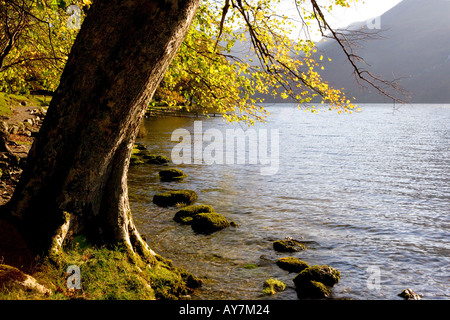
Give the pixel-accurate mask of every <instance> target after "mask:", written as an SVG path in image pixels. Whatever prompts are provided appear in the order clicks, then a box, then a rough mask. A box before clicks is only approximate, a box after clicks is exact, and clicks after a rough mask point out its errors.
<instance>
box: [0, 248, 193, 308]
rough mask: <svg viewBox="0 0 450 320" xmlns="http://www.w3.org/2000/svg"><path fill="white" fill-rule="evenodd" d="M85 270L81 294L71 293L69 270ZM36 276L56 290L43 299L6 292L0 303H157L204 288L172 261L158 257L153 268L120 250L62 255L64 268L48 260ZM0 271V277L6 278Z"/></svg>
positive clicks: (35, 294) (78, 250)
mask: <svg viewBox="0 0 450 320" xmlns="http://www.w3.org/2000/svg"><path fill="white" fill-rule="evenodd" d="M70 265H76V266H78V267H80V270H81V290H69V289H68V288H67V285H66V280H67V274H66V270H67V267H68V266H70ZM35 269H36V270H35V272H34V273H33V274H32V276H33V277H34V278H35V279H36V280H37V281H38V282H39V283H41V284H42V285H44V286H45V287H47V288H49V289H51V290H52V294H51V295H50V296H45V297H44V296H42V295H38V294H37V293H31V292H27V291H24V290H18V289H16V291H14V292H11V291H10V290H5V288H3V289H4V290H2V288H1V286H0V299H1V300H4V299H14V300H25V299H52V300H61V299H89V300H154V299H182V298H183V296H184V295H187V294H189V293H191V292H192V291H193V289H194V288H197V287H198V286H200V285H201V281H200V280H198V279H196V278H195V277H194V276H192V275H191V274H189V273H187V272H185V271H184V270H181V269H178V268H175V267H174V266H173V264H172V263H171V261H170V260H166V259H164V258H162V257H157V261H156V263H155V264H154V265H152V267H149V265H148V264H147V263H146V262H145V261H143V260H141V259H130V256H129V255H128V254H127V252H126V251H124V250H122V249H119V248H113V249H108V248H104V247H102V248H95V247H88V248H86V249H84V250H83V249H80V248H77V249H73V250H68V251H64V252H63V253H62V254H61V264H60V265H58V266H57V265H55V264H53V263H50V262H49V261H48V259H45V260H43V261H41V262H40V264H39V265H38V266H36V268H35ZM1 270H2V268H1V267H0V277H1V275H2V272H1Z"/></svg>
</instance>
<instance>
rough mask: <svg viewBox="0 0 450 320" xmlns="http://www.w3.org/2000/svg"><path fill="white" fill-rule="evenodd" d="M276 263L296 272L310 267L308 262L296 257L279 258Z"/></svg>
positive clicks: (282, 267) (284, 268)
mask: <svg viewBox="0 0 450 320" xmlns="http://www.w3.org/2000/svg"><path fill="white" fill-rule="evenodd" d="M276 264H277V266H279V267H280V268H281V269H283V270H286V271H289V272H296V273H299V272H301V271H303V270H305V269H306V268H309V265H308V264H307V263H306V262H304V261H302V260H300V259H299V258H295V257H285V258H280V259H278V260H277V262H276Z"/></svg>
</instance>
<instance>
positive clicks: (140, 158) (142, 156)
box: [130, 143, 170, 166]
mask: <svg viewBox="0 0 450 320" xmlns="http://www.w3.org/2000/svg"><path fill="white" fill-rule="evenodd" d="M169 161H170V160H169V158H167V157H165V156H160V155H155V154H152V153H151V152H150V151H149V150H147V148H146V147H145V146H144V145H143V144H141V143H136V144H135V145H134V148H133V150H132V151H131V157H130V166H136V165H142V164H146V163H148V164H166V163H168V162H169Z"/></svg>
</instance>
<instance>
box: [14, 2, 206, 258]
mask: <svg viewBox="0 0 450 320" xmlns="http://www.w3.org/2000/svg"><path fill="white" fill-rule="evenodd" d="M198 4H199V0H159V1H158V0H96V1H94V4H93V6H92V8H91V10H90V12H89V13H88V15H87V17H86V19H85V21H84V23H83V25H82V28H81V30H80V32H79V34H78V37H77V39H76V41H75V43H74V46H73V48H72V51H71V53H70V55H69V59H68V62H67V64H66V67H65V69H64V72H63V74H62V77H61V81H60V85H59V87H58V89H57V90H56V92H55V95H54V97H53V99H52V101H51V104H50V107H49V109H48V112H47V115H46V118H45V120H44V122H43V124H42V127H41V130H40V133H39V135H38V137H37V138H36V141H35V142H34V144H33V146H32V148H31V150H30V153H29V156H28V159H27V167H26V168H25V169H24V171H23V174H22V177H21V180H20V182H19V184H18V186H17V188H16V190H15V193H14V195H13V197H12V199H11V201H10V202H9V203H8V207H7V209H8V212H10V214H11V215H13V216H14V217H16V218H18V219H19V220H20V221H21V225H22V228H23V230H24V233H25V237H26V239H27V240H28V243H29V244H30V245H31V248H32V250H33V251H34V252H35V254H39V255H41V254H44V255H45V254H49V253H50V254H51V253H52V252H53V253H57V252H58V251H59V250H60V249H61V246H62V243H63V242H64V239H65V237H66V236H67V235H68V234H73V235H77V234H84V235H85V236H87V237H88V238H89V239H90V240H91V241H92V242H95V243H99V244H105V243H106V244H108V243H111V244H124V245H125V246H126V248H127V249H128V250H130V251H132V252H134V253H139V254H145V255H148V254H152V253H153V252H152V251H151V249H150V248H149V247H148V246H147V244H146V243H145V241H143V240H142V238H141V237H140V235H139V232H138V231H137V230H136V227H135V225H134V223H133V219H132V216H131V212H130V207H129V204H128V194H127V171H128V165H129V158H130V155H131V150H132V147H133V144H134V141H135V137H136V134H137V132H138V129H139V125H140V123H141V120H142V119H143V116H144V114H145V110H146V108H147V106H148V104H149V102H150V100H151V98H152V96H153V94H154V92H155V89H156V87H157V86H158V84H159V82H160V81H161V79H162V77H163V75H164V73H165V72H166V70H167V67H168V65H169V63H170V61H171V60H172V58H173V56H174V55H175V53H176V51H177V50H178V48H179V46H180V44H181V42H182V40H183V38H184V36H185V34H186V32H187V31H188V28H189V26H190V24H191V22H192V19H193V17H194V14H195V12H196V9H197V7H198Z"/></svg>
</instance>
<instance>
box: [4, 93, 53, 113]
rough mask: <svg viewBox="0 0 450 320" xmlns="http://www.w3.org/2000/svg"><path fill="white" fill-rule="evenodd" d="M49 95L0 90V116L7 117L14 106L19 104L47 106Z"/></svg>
mask: <svg viewBox="0 0 450 320" xmlns="http://www.w3.org/2000/svg"><path fill="white" fill-rule="evenodd" d="M50 100H51V97H46V96H33V95H29V96H21V95H16V94H8V93H4V92H0V116H5V117H9V116H10V115H11V114H12V111H13V110H14V108H16V107H20V106H33V107H39V106H47V105H48V104H49V103H50Z"/></svg>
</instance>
